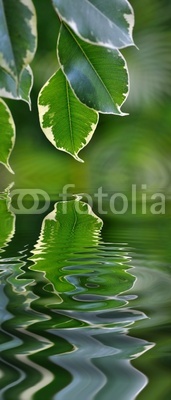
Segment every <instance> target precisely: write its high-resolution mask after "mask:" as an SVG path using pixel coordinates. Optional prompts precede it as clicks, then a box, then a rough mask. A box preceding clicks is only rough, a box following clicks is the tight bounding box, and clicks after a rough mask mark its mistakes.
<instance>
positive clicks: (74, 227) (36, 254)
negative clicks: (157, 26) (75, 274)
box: [31, 198, 102, 293]
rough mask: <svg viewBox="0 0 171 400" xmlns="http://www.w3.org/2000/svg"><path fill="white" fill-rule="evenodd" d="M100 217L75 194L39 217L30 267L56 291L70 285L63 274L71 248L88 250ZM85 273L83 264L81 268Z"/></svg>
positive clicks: (95, 234) (100, 225) (95, 240)
mask: <svg viewBox="0 0 171 400" xmlns="http://www.w3.org/2000/svg"><path fill="white" fill-rule="evenodd" d="M101 228H102V221H101V219H100V218H98V217H97V216H96V215H95V214H94V213H93V212H92V210H91V208H90V206H89V205H88V204H86V203H83V202H82V201H80V200H79V199H78V198H77V199H76V200H71V201H68V202H67V201H66V202H65V201H63V202H59V203H57V204H56V205H55V208H54V210H53V211H52V212H51V213H50V214H48V215H47V216H46V217H45V218H44V221H43V224H42V228H41V233H40V237H39V241H38V242H37V245H36V246H35V250H34V251H33V256H32V257H31V260H32V261H34V263H35V265H33V266H32V267H31V269H33V270H36V271H43V272H44V273H45V275H46V278H47V279H49V281H50V282H51V283H52V284H53V285H54V288H55V289H56V291H57V292H61V293H63V292H65V291H70V290H73V289H74V285H73V284H72V283H70V281H68V280H67V279H66V278H65V275H66V271H65V270H64V271H63V268H64V267H65V266H68V264H70V262H69V259H70V258H72V257H73V255H74V252H77V253H79V252H83V251H85V252H88V248H91V247H93V246H96V245H97V244H98V240H99V238H98V235H99V232H100V230H101ZM84 272H85V273H86V267H85V269H84Z"/></svg>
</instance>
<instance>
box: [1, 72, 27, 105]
mask: <svg viewBox="0 0 171 400" xmlns="http://www.w3.org/2000/svg"><path fill="white" fill-rule="evenodd" d="M32 85H33V74H32V70H31V68H30V66H27V67H26V68H24V69H23V71H22V73H21V75H20V80H19V84H17V83H16V81H15V79H14V78H13V77H12V76H11V75H9V74H8V73H7V72H5V71H4V70H3V69H1V68H0V96H1V97H5V98H9V99H15V100H24V101H26V103H28V104H29V107H30V108H31V100H30V92H31V89H32Z"/></svg>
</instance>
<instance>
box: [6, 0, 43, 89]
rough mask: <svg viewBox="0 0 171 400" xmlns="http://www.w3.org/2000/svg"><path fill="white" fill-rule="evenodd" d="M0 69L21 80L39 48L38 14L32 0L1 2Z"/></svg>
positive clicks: (7, 0)
mask: <svg viewBox="0 0 171 400" xmlns="http://www.w3.org/2000/svg"><path fill="white" fill-rule="evenodd" d="M0 37H1V40H0V67H1V68H2V69H4V70H5V71H6V72H7V73H9V74H10V75H11V76H13V78H14V79H16V81H18V80H19V76H20V73H21V71H22V69H23V68H24V67H25V66H27V65H28V64H30V62H31V61H32V59H33V57H34V54H35V51H36V46H37V29H36V12H35V8H34V5H33V3H32V1H31V0H0Z"/></svg>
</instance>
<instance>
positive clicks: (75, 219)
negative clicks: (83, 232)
mask: <svg viewBox="0 0 171 400" xmlns="http://www.w3.org/2000/svg"><path fill="white" fill-rule="evenodd" d="M77 221H78V217H77V214H76V212H75V207H74V223H73V227H72V230H71V233H73V232H74V230H75V227H76V224H77Z"/></svg>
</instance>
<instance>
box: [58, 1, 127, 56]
mask: <svg viewBox="0 0 171 400" xmlns="http://www.w3.org/2000/svg"><path fill="white" fill-rule="evenodd" d="M53 5H54V7H55V10H56V11H57V13H58V14H59V16H60V17H61V19H63V21H65V22H66V23H67V24H68V25H69V26H70V27H71V28H72V29H73V31H74V32H75V33H76V34H77V35H78V36H80V38H82V39H84V40H86V41H88V42H90V43H97V44H100V45H102V46H105V47H108V48H109V47H110V48H113V49H114V48H123V47H126V46H130V45H132V44H133V39H132V29H133V26H134V14H133V9H132V7H131V5H130V4H129V3H128V1H127V0H104V1H102V0H81V1H80V0H53Z"/></svg>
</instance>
